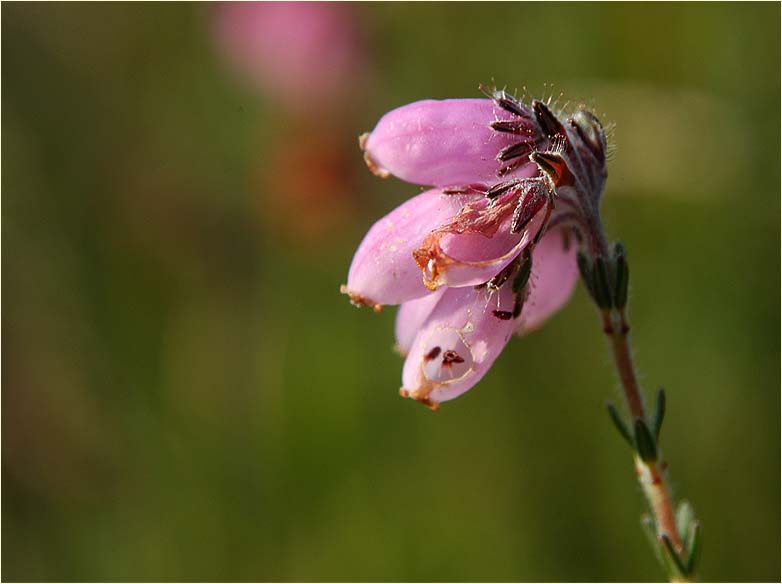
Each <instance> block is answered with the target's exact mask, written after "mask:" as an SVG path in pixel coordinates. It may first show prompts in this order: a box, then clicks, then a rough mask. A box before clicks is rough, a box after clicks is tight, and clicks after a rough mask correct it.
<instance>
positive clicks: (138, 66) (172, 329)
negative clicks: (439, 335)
mask: <svg viewBox="0 0 782 584" xmlns="http://www.w3.org/2000/svg"><path fill="white" fill-rule="evenodd" d="M278 8H279V7H278ZM282 8H285V7H282ZM264 10H266V12H264ZM295 10H298V11H299V12H298V13H296V14H295V15H294V16H292V17H291V16H290V14H288V15H287V16H286V14H285V13H284V11H283V13H282V15H280V14H279V13H274V11H273V10H272V11H271V12H270V11H269V7H268V6H267V7H265V8H264V7H258V6H252V5H249V6H242V7H235V6H230V5H214V4H187V3H175V4H143V3H142V4H122V3H112V4H91V3H90V4H67V5H53V4H45V3H44V4H39V3H35V4H32V3H31V4H25V3H11V4H9V3H3V5H2V86H3V87H2V114H3V115H2V195H3V196H2V244H3V245H2V260H3V285H2V296H3V298H2V300H3V303H2V552H3V554H2V560H3V562H2V577H3V579H4V580H52V579H53V580H64V581H68V580H87V581H89V580H163V581H168V580H197V581H198V580H275V581H292V580H298V581H310V580H315V581H320V580H326V581H333V580H342V581H354V580H361V581H388V580H393V581H400V580H401V581H421V580H424V581H443V580H448V581H463V580H469V581H497V580H503V581H519V580H522V581H523V580H537V581H554V580H565V581H568V580H580V581H593V580H608V581H615V580H620V581H622V580H631V581H635V580H641V581H644V580H646V581H648V580H659V579H661V578H662V577H663V574H662V572H661V571H660V569H659V568H658V566H657V564H656V561H655V559H654V558H653V555H652V553H651V552H650V549H649V548H648V547H647V542H646V540H645V538H644V535H643V533H642V531H641V529H640V527H639V516H640V513H641V511H642V509H643V500H642V496H641V493H640V491H639V489H638V487H637V485H636V482H635V479H634V476H633V471H632V463H631V456H630V452H629V451H628V450H627V448H626V446H625V445H624V443H623V442H622V441H621V439H620V438H619V437H618V436H617V435H616V432H615V430H614V429H613V427H612V426H611V424H610V422H609V419H608V416H607V415H606V412H605V410H604V402H605V400H606V399H618V398H619V395H618V391H617V381H616V377H615V374H614V373H613V371H612V368H611V362H610V356H609V350H608V347H607V345H606V343H605V342H604V339H603V338H602V334H601V331H600V327H599V323H598V318H597V316H596V313H595V310H594V309H593V307H592V306H591V305H590V303H589V301H588V298H587V295H586V294H585V292H584V290H583V289H582V288H579V289H578V290H577V291H576V293H575V295H574V298H573V300H572V302H570V304H569V305H568V306H567V307H566V308H565V309H564V310H562V311H561V312H560V313H559V314H557V315H556V316H555V317H554V318H553V319H552V320H551V321H550V322H549V323H548V324H547V325H546V326H545V327H544V328H543V329H542V330H540V331H539V332H537V333H535V334H533V335H530V336H528V337H525V338H520V339H516V340H514V341H513V342H512V343H511V344H510V346H509V347H508V348H507V350H506V351H505V353H504V354H503V355H502V357H501V358H500V359H499V360H498V362H497V364H496V365H495V367H494V368H493V370H492V371H491V372H490V373H489V375H488V376H487V377H486V378H485V380H484V381H482V382H481V383H480V385H479V386H478V387H476V388H475V389H473V390H472V391H470V392H469V393H468V394H466V395H465V396H463V397H461V398H459V399H458V400H456V401H454V402H449V403H447V404H445V406H444V407H443V408H442V409H441V411H439V412H437V413H432V412H430V411H428V410H427V409H425V408H423V407H420V406H418V405H417V404H415V403H413V402H412V401H409V400H403V399H401V398H400V397H399V396H398V394H397V389H398V387H399V383H400V374H401V365H402V362H401V360H400V359H399V357H398V356H397V355H396V354H395V353H394V352H393V351H392V350H391V348H392V344H393V319H394V310H393V308H389V309H387V310H384V311H383V313H381V314H380V315H375V314H373V313H372V312H371V311H369V310H357V309H355V308H353V307H352V306H350V305H349V304H348V302H347V300H346V298H345V297H344V296H341V295H340V294H339V291H338V290H339V285H340V284H341V283H343V282H344V281H345V278H346V274H347V268H348V265H349V263H350V260H351V257H352V253H353V250H354V249H355V247H356V246H357V244H358V243H359V241H360V239H361V237H362V236H363V234H364V232H365V231H366V230H367V229H368V227H369V226H370V225H371V223H372V222H373V221H374V220H375V219H376V218H378V217H379V216H380V215H381V214H384V213H386V212H388V211H389V210H390V209H392V208H393V207H394V206H396V205H397V204H399V203H400V202H401V201H403V200H404V199H405V198H407V197H409V196H411V195H413V194H415V193H417V192H418V187H416V186H414V185H406V184H404V183H402V182H400V181H396V180H394V179H389V180H387V181H381V180H380V179H377V178H375V177H373V176H372V175H370V174H369V173H368V172H367V171H366V168H365V167H364V163H363V161H362V158H361V153H360V151H359V149H358V147H357V143H356V138H357V136H358V134H359V133H360V132H362V131H365V130H369V129H371V128H372V127H373V125H374V123H375V121H376V120H377V119H378V118H379V117H380V116H381V115H382V114H383V113H384V112H386V111H388V110H389V109H391V108H394V107H396V106H399V105H402V104H405V103H408V102H411V101H414V100H418V99H423V98H429V97H433V98H446V97H475V96H479V92H478V90H477V86H478V84H479V83H492V81H494V82H496V83H497V84H498V85H500V86H503V85H507V86H508V88H509V89H514V88H518V89H519V90H520V91H521V88H522V86H526V87H527V93H528V94H531V95H533V96H537V97H541V96H548V95H554V96H555V97H556V96H557V95H559V93H560V91H562V92H564V96H565V97H564V99H571V100H575V101H581V100H583V101H585V102H586V103H588V104H591V105H592V106H593V107H594V108H595V110H596V111H597V112H598V113H599V114H600V115H601V116H602V118H603V120H604V121H606V122H614V123H615V124H616V131H615V134H614V142H615V144H616V156H615V159H614V160H613V161H612V163H611V166H610V168H609V173H610V174H609V182H608V189H607V193H606V196H605V200H604V214H605V221H606V224H607V227H608V229H609V232H610V233H611V234H612V235H613V236H614V237H619V238H621V239H622V240H623V241H624V242H625V245H626V247H627V249H628V250H629V255H630V266H631V270H632V280H631V321H632V324H633V327H634V328H633V340H634V346H635V352H636V357H637V361H638V366H639V369H640V371H641V374H642V381H643V383H644V385H645V388H646V390H647V393H649V394H651V392H652V391H653V390H654V389H655V388H656V387H657V386H658V385H665V387H666V388H667V390H668V402H669V412H668V416H667V420H666V424H665V426H664V429H663V436H662V447H663V449H664V451H665V453H666V455H667V459H668V461H669V464H670V469H671V471H672V474H671V479H672V484H673V486H674V489H675V494H676V495H677V496H679V497H686V498H688V499H690V500H691V501H692V502H693V504H694V506H695V509H696V512H697V514H698V516H699V517H700V519H701V521H702V525H703V529H704V549H703V555H702V564H701V565H702V570H701V577H702V579H703V580H707V581H709V580H723V581H731V580H748V581H754V580H768V581H774V580H779V578H780V344H779V343H780V328H779V323H780V313H779V307H780V304H779V298H780V255H779V249H780V248H779V241H780V223H779V220H780V181H779V178H780V172H779V168H780V167H779V164H780V6H779V4H777V3H754V4H753V3H735V4H730V3H719V4H708V3H697V4H680V3H677V4H667V3H666V4H640V3H632V4H616V3H612V4H582V3H579V4H569V3H556V4H537V3H536V4H507V3H502V4H490V3H480V4H476V3H459V4H441V3H437V4H427V3H423V4H419V3H414V4H396V3H390V4H361V3H358V4H350V5H342V6H340V5H320V6H317V7H312V6H308V5H304V6H299V7H297V8H296V9H295ZM302 10H303V11H302ZM307 10H312V11H314V12H312V14H307ZM273 13H274V14H273ZM552 84H553V87H552Z"/></svg>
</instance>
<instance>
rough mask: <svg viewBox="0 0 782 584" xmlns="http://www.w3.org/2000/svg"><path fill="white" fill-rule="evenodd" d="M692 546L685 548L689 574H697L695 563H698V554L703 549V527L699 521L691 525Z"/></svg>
mask: <svg viewBox="0 0 782 584" xmlns="http://www.w3.org/2000/svg"><path fill="white" fill-rule="evenodd" d="M688 539H689V541H690V545H689V546H688V547H687V548H685V551H686V553H687V574H688V575H690V574H694V573H695V563H696V562H697V561H698V552H699V551H700V548H701V525H700V523H698V522H697V521H693V522H692V523H691V524H690V533H689V537H688Z"/></svg>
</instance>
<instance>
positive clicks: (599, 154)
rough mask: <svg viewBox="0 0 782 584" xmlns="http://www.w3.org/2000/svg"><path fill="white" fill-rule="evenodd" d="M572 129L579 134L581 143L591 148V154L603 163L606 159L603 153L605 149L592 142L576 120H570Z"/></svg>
mask: <svg viewBox="0 0 782 584" xmlns="http://www.w3.org/2000/svg"><path fill="white" fill-rule="evenodd" d="M569 123H570V127H571V128H573V129H574V130H575V131H576V133H577V134H578V137H579V138H580V139H581V141H582V142H583V143H584V144H586V145H587V148H589V151H590V153H591V154H592V155H593V156H594V157H595V158H596V159H597V160H598V161H602V160H604V159H605V153H604V152H603V149H602V148H601V147H600V145H599V144H596V143H595V142H594V141H592V140H591V139H590V138H589V136H587V135H586V133H585V132H584V129H583V128H582V127H581V126H580V125H579V123H578V122H576V120H573V119H571V120H569Z"/></svg>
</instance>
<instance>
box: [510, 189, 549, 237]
mask: <svg viewBox="0 0 782 584" xmlns="http://www.w3.org/2000/svg"><path fill="white" fill-rule="evenodd" d="M540 190H541V189H540V187H538V186H537V185H536V186H533V188H531V189H530V190H529V191H527V192H526V193H525V194H524V195H523V196H522V197H521V199H520V200H519V204H518V205H517V206H516V209H514V211H513V218H512V220H511V226H510V232H511V233H521V231H522V230H523V229H524V228H525V227H526V226H527V224H528V223H529V222H530V221H532V219H533V217H535V215H537V213H538V211H540V210H541V209H542V208H543V206H544V205H545V204H546V202H547V201H548V197H546V195H545V194H542V193H541V192H540Z"/></svg>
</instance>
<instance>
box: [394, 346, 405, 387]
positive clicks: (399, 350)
mask: <svg viewBox="0 0 782 584" xmlns="http://www.w3.org/2000/svg"><path fill="white" fill-rule="evenodd" d="M393 351H394V353H396V354H397V355H399V356H400V357H402V359H407V351H405V350H404V349H403V348H402V347H401V345H400V344H399V343H394V346H393ZM403 389H404V388H403ZM401 392H402V390H400V393H401ZM402 397H406V396H402Z"/></svg>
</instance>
